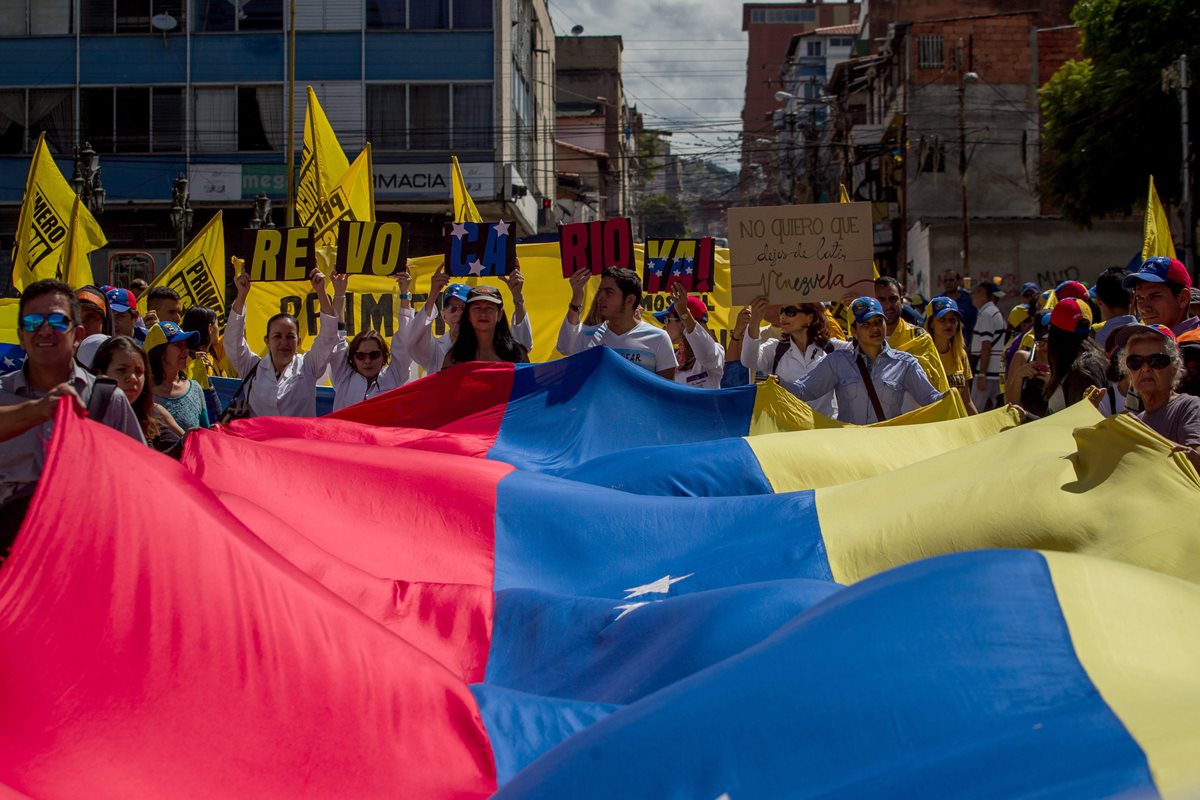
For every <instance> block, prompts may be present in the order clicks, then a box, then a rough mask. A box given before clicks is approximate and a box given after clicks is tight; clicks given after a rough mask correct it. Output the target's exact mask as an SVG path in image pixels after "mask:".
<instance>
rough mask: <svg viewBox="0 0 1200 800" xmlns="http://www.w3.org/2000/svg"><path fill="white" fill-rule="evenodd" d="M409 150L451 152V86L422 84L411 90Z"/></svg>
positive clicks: (409, 103) (409, 96) (409, 101)
mask: <svg viewBox="0 0 1200 800" xmlns="http://www.w3.org/2000/svg"><path fill="white" fill-rule="evenodd" d="M408 110H409V114H410V116H409V121H408V125H409V147H410V148H411V149H413V150H447V149H449V148H450V86H449V85H448V84H445V83H421V84H413V85H411V86H409V87H408Z"/></svg>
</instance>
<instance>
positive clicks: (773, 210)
mask: <svg viewBox="0 0 1200 800" xmlns="http://www.w3.org/2000/svg"><path fill="white" fill-rule="evenodd" d="M874 254H875V253H874V242H873V239H872V229H871V204H870V203H817V204H814V205H801V206H764V207H759V208H731V209H729V267H730V272H731V283H732V289H733V303H734V305H747V304H749V303H750V302H751V301H753V300H754V298H756V297H758V296H760V295H766V296H768V297H770V298H771V301H772V302H775V303H779V302H787V301H791V302H799V301H805V302H820V301H823V300H840V299H841V298H842V297H843V296H844V295H845V294H847V293H854V294H856V295H862V294H871V291H870V289H871V284H872V282H873V281H874V272H873V268H872V261H871V260H872V258H873V256H874Z"/></svg>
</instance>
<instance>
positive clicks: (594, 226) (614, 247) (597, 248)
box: [559, 217, 633, 278]
mask: <svg viewBox="0 0 1200 800" xmlns="http://www.w3.org/2000/svg"><path fill="white" fill-rule="evenodd" d="M560 233H561V234H562V243H561V245H560V246H559V256H560V257H561V259H562V270H563V277H564V278H570V277H571V276H572V275H574V274H575V273H576V272H577V271H578V270H580V269H584V268H586V269H587V270H588V272H589V273H590V274H592V275H599V274H600V273H601V272H603V271H604V269H605V267H621V268H624V269H633V225H632V223H631V222H630V221H629V218H628V217H614V218H613V219H604V220H597V221H595V222H573V223H571V224H569V225H563V226H562V228H561V230H560Z"/></svg>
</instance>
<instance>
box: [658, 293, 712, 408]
mask: <svg viewBox="0 0 1200 800" xmlns="http://www.w3.org/2000/svg"><path fill="white" fill-rule="evenodd" d="M671 299H672V300H673V303H672V304H671V305H670V306H669V307H668V308H667V310H666V311H660V312H659V313H657V314H655V315H654V318H655V319H657V320H658V321H659V322H661V323H662V324H663V328H664V329H665V330H666V332H667V334H668V335H669V336H670V337H671V343H672V344H674V345H675V346H676V347H677V348H678V350H676V352H675V363H676V364H677V365H678V366H677V367H676V369H675V382H676V383H682V384H683V385H684V386H694V387H697V388H700V389H720V388H721V378H722V376H723V375H724V374H725V348H724V347H721V345H720V344H719V343H718V342H717V340H716V339H715V338H714V337H713V335H712V332H711V331H709V330H708V328H707V327H705V326H706V323H707V322H708V306H707V305H705V304H704V301H703V300H701V299H700V298H699V297H688V293H687V291H686V290H685V289H684V288H683V285H682V284H679V283H675V284H673V285H672V286H671Z"/></svg>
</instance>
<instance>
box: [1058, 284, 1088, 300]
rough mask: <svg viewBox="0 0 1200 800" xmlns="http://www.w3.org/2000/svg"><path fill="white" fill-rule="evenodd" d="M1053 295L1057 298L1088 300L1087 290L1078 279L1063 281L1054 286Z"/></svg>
mask: <svg viewBox="0 0 1200 800" xmlns="http://www.w3.org/2000/svg"><path fill="white" fill-rule="evenodd" d="M1054 297H1055V299H1057V300H1060V301H1061V300H1082V301H1083V302H1085V303H1086V302H1087V301H1088V290H1087V287H1086V286H1084V285H1083V284H1082V283H1080V282H1079V281H1063V282H1062V283H1060V284H1059V285H1058V286H1056V287H1055V288H1054Z"/></svg>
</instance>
